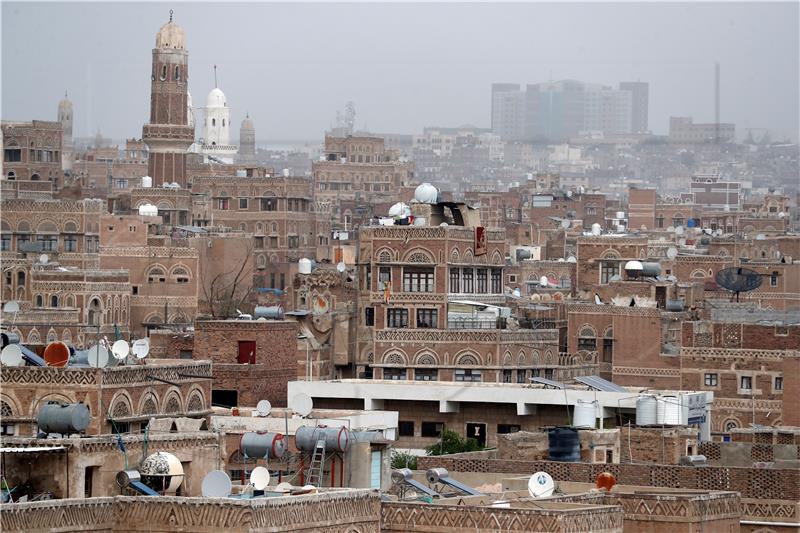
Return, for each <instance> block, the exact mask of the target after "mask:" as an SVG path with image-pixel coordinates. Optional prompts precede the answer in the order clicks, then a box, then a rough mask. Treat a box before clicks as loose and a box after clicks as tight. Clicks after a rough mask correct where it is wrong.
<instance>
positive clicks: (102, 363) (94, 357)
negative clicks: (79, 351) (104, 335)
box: [89, 344, 108, 368]
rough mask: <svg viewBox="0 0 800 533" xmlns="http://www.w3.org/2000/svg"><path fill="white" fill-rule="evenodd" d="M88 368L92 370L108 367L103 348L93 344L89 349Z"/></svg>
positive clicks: (106, 351) (106, 352)
mask: <svg viewBox="0 0 800 533" xmlns="http://www.w3.org/2000/svg"><path fill="white" fill-rule="evenodd" d="M89 366H91V367H93V368H105V367H106V366H108V350H107V349H106V347H105V346H100V345H99V344H95V345H94V346H92V347H91V348H89Z"/></svg>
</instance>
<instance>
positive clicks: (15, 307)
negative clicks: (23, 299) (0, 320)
mask: <svg viewBox="0 0 800 533" xmlns="http://www.w3.org/2000/svg"><path fill="white" fill-rule="evenodd" d="M3 312H4V313H18V312H19V303H17V302H15V301H14V300H10V301H8V302H6V303H5V305H4V306H3Z"/></svg>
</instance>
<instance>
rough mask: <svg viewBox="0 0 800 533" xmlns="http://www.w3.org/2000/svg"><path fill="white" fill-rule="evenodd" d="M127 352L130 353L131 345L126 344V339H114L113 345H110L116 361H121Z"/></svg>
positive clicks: (126, 355)
mask: <svg viewBox="0 0 800 533" xmlns="http://www.w3.org/2000/svg"><path fill="white" fill-rule="evenodd" d="M129 353H131V347H130V346H128V341H126V340H124V339H120V340H118V341H116V342H115V343H114V344H113V346H111V354H112V355H113V356H114V359H116V360H118V361H122V360H123V359H125V358H126V357H128V354H129Z"/></svg>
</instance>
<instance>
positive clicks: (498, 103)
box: [492, 83, 525, 140]
mask: <svg viewBox="0 0 800 533" xmlns="http://www.w3.org/2000/svg"><path fill="white" fill-rule="evenodd" d="M524 121H525V94H524V93H523V92H522V91H521V90H520V86H519V84H517V83H493V84H492V132H493V133H495V134H497V135H499V136H500V137H501V138H503V139H508V140H519V139H522V138H523V137H524V134H525V127H524V126H525V124H524Z"/></svg>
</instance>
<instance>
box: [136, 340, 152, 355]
mask: <svg viewBox="0 0 800 533" xmlns="http://www.w3.org/2000/svg"><path fill="white" fill-rule="evenodd" d="M131 351H132V352H133V355H135V356H136V359H144V358H145V357H147V354H149V353H150V341H148V340H147V339H138V340H135V341H133V347H132V348H131Z"/></svg>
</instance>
